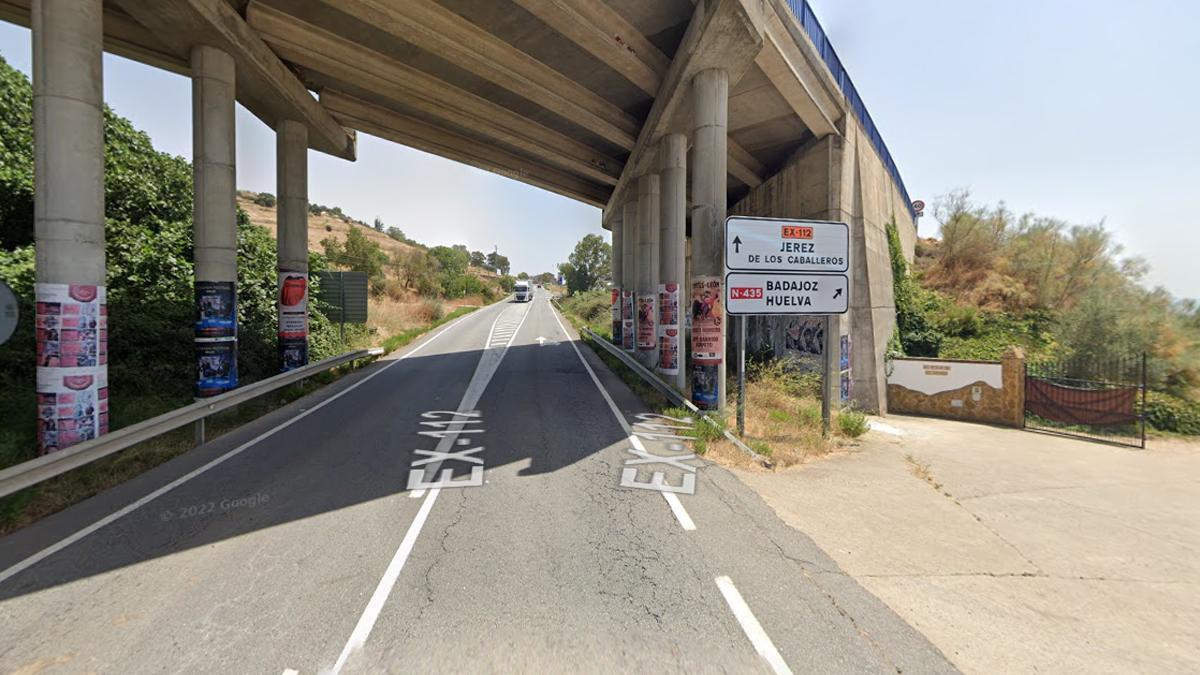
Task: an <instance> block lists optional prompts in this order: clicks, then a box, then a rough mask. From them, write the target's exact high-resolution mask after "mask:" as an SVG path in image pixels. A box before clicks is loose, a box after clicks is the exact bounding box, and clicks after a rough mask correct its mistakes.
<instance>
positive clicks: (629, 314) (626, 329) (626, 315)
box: [621, 291, 635, 352]
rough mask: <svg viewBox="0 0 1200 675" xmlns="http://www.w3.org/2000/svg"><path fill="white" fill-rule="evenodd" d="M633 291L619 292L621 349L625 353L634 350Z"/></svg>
mask: <svg viewBox="0 0 1200 675" xmlns="http://www.w3.org/2000/svg"><path fill="white" fill-rule="evenodd" d="M633 330H634V321H633V291H621V348H622V349H624V350H625V351H627V352H631V351H633V348H634V342H635V340H634V335H633Z"/></svg>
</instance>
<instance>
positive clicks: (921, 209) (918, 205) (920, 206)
mask: <svg viewBox="0 0 1200 675" xmlns="http://www.w3.org/2000/svg"><path fill="white" fill-rule="evenodd" d="M912 207H913V211H916V212H917V215H918V216H923V215H925V202H924V201H922V200H920V199H918V200H916V201H914V202H913V203H912Z"/></svg>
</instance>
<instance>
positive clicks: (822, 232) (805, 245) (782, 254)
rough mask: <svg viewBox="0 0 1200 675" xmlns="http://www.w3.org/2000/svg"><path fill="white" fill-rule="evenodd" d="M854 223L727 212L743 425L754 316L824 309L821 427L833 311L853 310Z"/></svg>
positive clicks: (729, 302) (728, 275)
mask: <svg viewBox="0 0 1200 675" xmlns="http://www.w3.org/2000/svg"><path fill="white" fill-rule="evenodd" d="M849 271H850V227H849V226H848V225H846V224H845V223H839V222H831V221H817V220H791V219H781V218H750V217H742V216H730V217H729V218H727V219H726V220H725V285H724V286H725V311H726V312H727V313H728V314H729V315H730V316H737V317H738V318H739V320H740V332H739V340H738V383H739V385H740V386H739V388H738V433H739V434H744V433H745V387H746V380H745V369H746V317H747V316H792V315H809V316H823V317H824V322H825V345H824V354H823V357H824V358H823V359H822V366H821V370H822V387H821V390H822V393H821V429H822V433H823V434H825V435H828V434H829V427H830V424H829V422H830V417H831V414H832V413H831V408H832V402H831V400H830V391H831V389H832V387H831V385H830V382H831V380H830V378H831V377H832V371H831V369H830V367H829V358H830V354H831V353H832V348H833V347H831V345H834V346H836V345H837V344H838V340H837V339H836V338H835V337H833V336H832V335H831V329H832V326H831V324H832V322H831V321H830V317H831V316H834V315H839V314H845V313H846V312H848V311H849V310H850V277H849Z"/></svg>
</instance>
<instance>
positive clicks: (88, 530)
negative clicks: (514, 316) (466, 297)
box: [0, 312, 477, 584]
mask: <svg viewBox="0 0 1200 675" xmlns="http://www.w3.org/2000/svg"><path fill="white" fill-rule="evenodd" d="M470 316H477V315H476V314H475V313H474V312H472V313H471V314H467V315H465V316H462V317H459V318H458V319H455V320H454V321H453V322H451V323H450V325H448V326H446V327H445V328H443V329H442V330H441V331H440V332H438V333H437V334H435V335H434V336H433V337H431V338H429V339H428V340H426V341H424V342H422V343H421V344H419V345H417V346H416V347H415V348H413V349H412V350H410V351H409V352H408V353H406V354H404V356H401V357H400V358H398V359H395V360H393V361H392V362H391V363H388V364H387V365H385V366H384V367H382V368H380V369H379V370H377V371H375V372H373V373H371V374H370V375H368V376H366V377H364V378H363V379H361V380H359V381H358V382H355V383H354V384H352V385H350V386H349V387H346V388H345V389H343V390H342V391H340V392H338V393H336V394H334V395H333V396H330V397H329V398H327V399H325V400H324V401H321V402H320V403H318V404H316V405H315V406H313V407H311V408H309V409H308V410H305V411H303V412H301V413H300V414H298V415H296V416H295V417H293V418H291V419H289V420H286V421H284V422H281V423H279V424H278V425H276V426H274V427H271V428H270V429H268V430H266V431H264V432H263V433H261V434H259V435H257V436H255V437H254V438H252V439H250V440H249V441H246V442H245V443H243V444H241V445H239V446H238V447H236V448H234V449H233V450H230V451H229V452H227V453H225V454H224V455H221V456H220V457H218V458H216V459H214V460H212V461H211V462H209V463H208V464H205V465H204V466H202V467H200V468H198V469H195V470H193V471H191V472H189V473H187V474H185V475H183V476H180V477H179V478H176V479H175V480H173V481H171V482H170V483H167V484H166V485H164V486H162V487H160V488H159V489H157V490H155V491H154V492H151V493H150V494H148V495H146V496H144V497H142V498H141V499H138V500H137V501H135V502H133V503H131V504H129V505H128V506H125V507H123V508H121V509H118V510H117V511H114V512H112V513H110V514H108V515H107V516H105V517H103V518H101V519H100V520H97V521H96V522H94V523H92V524H91V525H88V526H87V527H85V528H83V529H82V530H79V531H78V532H76V533H75V534H72V535H71V536H69V537H67V538H65V539H63V540H61V541H59V542H58V543H56V544H52V545H51V546H48V547H46V548H44V549H42V550H41V551H38V552H37V553H34V554H33V555H31V556H29V557H28V558H26V559H24V560H22V561H21V562H19V563H17V564H15V565H13V566H12V567H9V568H8V569H6V570H4V571H3V572H0V584H2V583H4V582H5V581H6V580H8V579H10V578H12V577H13V576H15V575H17V574H19V573H21V572H22V571H24V570H25V569H27V568H29V567H30V566H32V565H35V564H37V563H38V562H40V561H42V560H45V559H46V558H48V557H50V556H52V555H54V554H55V553H58V552H59V551H61V550H63V549H64V548H66V547H68V546H70V545H71V544H74V543H75V542H77V541H79V540H80V539H83V538H84V537H86V536H88V535H89V534H92V533H93V532H95V531H96V530H99V529H101V528H103V527H105V526H107V525H109V524H111V523H113V522H115V521H117V520H119V519H121V518H123V517H125V516H127V515H129V514H130V513H133V512H134V511H136V510H137V509H139V508H141V507H143V506H145V505H146V504H148V503H150V502H152V501H154V500H155V499H158V498H159V497H161V496H163V495H165V494H167V493H168V492H170V491H171V490H174V489H175V488H177V487H179V486H180V485H183V484H184V483H186V482H188V481H190V480H192V479H193V478H195V477H196V476H199V475H200V474H202V473H204V472H206V471H208V470H209V469H212V468H213V467H215V466H217V465H218V464H221V463H222V462H225V461H226V460H228V459H231V458H233V457H236V456H237V455H240V454H241V453H242V452H244V451H245V450H247V449H249V448H250V447H252V446H254V444H256V443H258V442H259V441H261V440H263V439H265V438H267V437H269V436H271V435H272V434H274V433H276V432H278V431H281V430H282V429H285V428H287V427H289V426H291V425H293V424H295V423H296V422H299V421H300V420H302V419H304V418H305V417H308V416H309V415H311V414H313V413H315V412H316V411H318V410H320V409H321V408H324V407H325V406H327V405H329V404H330V403H333V402H334V401H336V400H338V399H339V398H341V397H343V396H345V395H346V394H349V393H350V392H352V391H354V390H355V389H357V388H359V387H361V386H362V385H364V384H366V383H367V382H369V381H370V380H371V379H372V378H374V377H376V376H377V375H380V374H381V373H383V371H385V370H387V369H388V368H391V367H392V366H394V365H396V364H397V363H400V362H401V361H403V360H404V359H407V358H408V357H410V356H412V355H413V354H416V353H417V352H419V351H421V349H423V348H424V347H425V346H426V345H429V344H431V343H432V342H433V341H434V340H436V339H438V338H440V337H441V336H443V335H445V334H446V332H447V331H449V330H450V329H451V328H454V327H455V326H457V325H458V324H459V323H460V322H462V321H463V320H464V319H466V318H467V317H470Z"/></svg>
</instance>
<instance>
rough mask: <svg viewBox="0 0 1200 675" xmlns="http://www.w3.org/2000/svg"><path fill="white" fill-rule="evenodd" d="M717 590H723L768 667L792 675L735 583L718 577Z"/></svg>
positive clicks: (781, 674)
mask: <svg viewBox="0 0 1200 675" xmlns="http://www.w3.org/2000/svg"><path fill="white" fill-rule="evenodd" d="M717 588H719V589H721V595H723V596H725V602H726V603H728V604H729V609H731V610H733V616H734V617H735V618H737V621H738V623H739V624H741V626H742V632H744V633H745V634H746V637H748V638H750V643H751V644H752V645H754V651H756V652H758V655H759V656H761V657H763V659H764V660H766V662H767V665H768V666H770V667H771V670H772V671H774V672H775V673H777V675H784V674H785V673H786V674H787V675H791V673H792V669H791V668H788V664H787V663H786V662H784V660H783V657H782V656H780V655H779V650H778V649H775V643H774V642H771V638H770V637H769V636H768V635H767V632H766V631H765V630H763V627H762V624H760V623H758V619H756V618H754V612H751V611H750V606H749V605H747V604H746V601H745V600H743V599H742V594H741V593H738V589H737V587H735V586H734V585H733V581H732V580H730V578H729V577H717Z"/></svg>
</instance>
